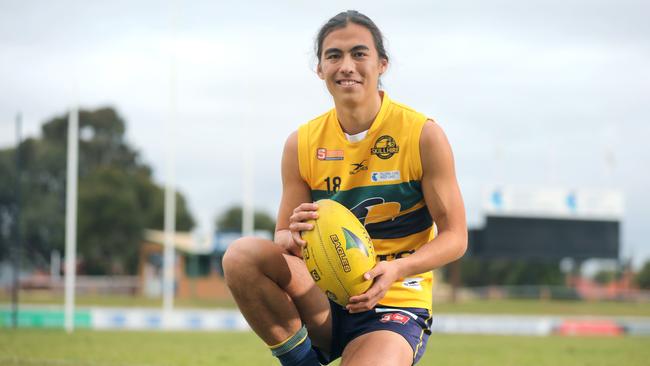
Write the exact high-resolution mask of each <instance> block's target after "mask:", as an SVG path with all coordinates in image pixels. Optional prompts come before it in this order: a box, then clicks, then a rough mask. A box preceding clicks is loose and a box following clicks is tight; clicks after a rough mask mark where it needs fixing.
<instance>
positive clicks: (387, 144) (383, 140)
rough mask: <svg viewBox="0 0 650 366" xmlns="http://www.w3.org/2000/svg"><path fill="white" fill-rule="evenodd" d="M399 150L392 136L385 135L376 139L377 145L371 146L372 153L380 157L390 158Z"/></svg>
mask: <svg viewBox="0 0 650 366" xmlns="http://www.w3.org/2000/svg"><path fill="white" fill-rule="evenodd" d="M398 152H399V146H397V142H395V139H394V138H392V137H391V136H388V135H384V136H382V137H380V138H378V139H377V141H375V146H374V147H372V148H370V154H371V155H377V157H378V158H380V159H384V160H386V159H390V158H391V157H393V155H395V154H397V153H398Z"/></svg>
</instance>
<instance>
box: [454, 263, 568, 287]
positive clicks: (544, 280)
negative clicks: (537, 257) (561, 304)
mask: <svg viewBox="0 0 650 366" xmlns="http://www.w3.org/2000/svg"><path fill="white" fill-rule="evenodd" d="M460 273H461V283H463V285H465V286H490V285H499V286H517V285H561V284H562V283H563V281H564V277H563V275H562V273H561V272H560V269H559V265H558V264H557V263H554V262H536V261H525V260H506V259H493V260H482V259H478V258H471V257H469V258H463V259H462V260H461V272H460Z"/></svg>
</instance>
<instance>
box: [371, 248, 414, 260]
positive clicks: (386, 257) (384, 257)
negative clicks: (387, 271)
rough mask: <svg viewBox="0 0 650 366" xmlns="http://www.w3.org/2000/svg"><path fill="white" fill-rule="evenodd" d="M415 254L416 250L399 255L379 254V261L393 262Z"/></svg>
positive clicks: (399, 253)
mask: <svg viewBox="0 0 650 366" xmlns="http://www.w3.org/2000/svg"><path fill="white" fill-rule="evenodd" d="M413 253H415V249H411V250H404V251H401V252H397V253H388V254H379V255H377V260H378V261H392V260H393V259H399V258H403V257H406V256H408V255H411V254H413Z"/></svg>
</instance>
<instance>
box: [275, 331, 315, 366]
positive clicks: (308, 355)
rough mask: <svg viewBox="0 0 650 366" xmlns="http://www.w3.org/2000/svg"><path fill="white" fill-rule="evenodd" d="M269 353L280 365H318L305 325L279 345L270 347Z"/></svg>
mask: <svg viewBox="0 0 650 366" xmlns="http://www.w3.org/2000/svg"><path fill="white" fill-rule="evenodd" d="M271 353H273V356H275V357H277V358H278V359H279V360H280V363H281V364H282V366H320V362H318V357H317V356H316V351H314V350H313V349H312V348H311V340H310V339H309V337H308V336H307V328H305V326H303V327H302V328H300V330H299V331H298V332H297V333H296V334H294V335H293V336H292V337H291V338H289V339H288V340H287V341H285V342H284V343H282V344H281V345H280V346H278V347H274V348H272V349H271Z"/></svg>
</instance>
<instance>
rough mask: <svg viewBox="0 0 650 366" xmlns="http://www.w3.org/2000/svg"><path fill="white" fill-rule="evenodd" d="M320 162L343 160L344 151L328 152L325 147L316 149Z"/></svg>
mask: <svg viewBox="0 0 650 366" xmlns="http://www.w3.org/2000/svg"><path fill="white" fill-rule="evenodd" d="M316 159H318V160H343V150H327V149H325V148H323V147H319V148H318V149H316Z"/></svg>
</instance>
